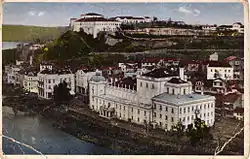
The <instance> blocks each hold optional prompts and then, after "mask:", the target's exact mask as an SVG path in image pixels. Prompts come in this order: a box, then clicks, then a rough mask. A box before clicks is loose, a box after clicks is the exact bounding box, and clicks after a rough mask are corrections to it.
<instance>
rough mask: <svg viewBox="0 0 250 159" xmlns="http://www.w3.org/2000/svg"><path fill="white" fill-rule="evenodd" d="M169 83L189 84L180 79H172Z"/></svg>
mask: <svg viewBox="0 0 250 159" xmlns="http://www.w3.org/2000/svg"><path fill="white" fill-rule="evenodd" d="M168 83H174V84H182V83H187V82H186V81H183V80H181V79H180V78H175V77H174V78H171V80H169V81H168Z"/></svg>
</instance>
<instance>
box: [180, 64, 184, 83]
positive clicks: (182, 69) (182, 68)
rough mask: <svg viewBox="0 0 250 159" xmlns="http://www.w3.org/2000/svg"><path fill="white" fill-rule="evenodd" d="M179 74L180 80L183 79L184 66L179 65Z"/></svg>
mask: <svg viewBox="0 0 250 159" xmlns="http://www.w3.org/2000/svg"><path fill="white" fill-rule="evenodd" d="M179 76H180V79H181V80H185V79H184V67H179Z"/></svg>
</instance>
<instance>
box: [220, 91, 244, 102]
mask: <svg viewBox="0 0 250 159" xmlns="http://www.w3.org/2000/svg"><path fill="white" fill-rule="evenodd" d="M240 96H241V94H238V93H229V94H227V95H225V96H224V97H223V101H224V102H228V103H234V102H235V101H236V100H237V99H238V98H239V97H240Z"/></svg>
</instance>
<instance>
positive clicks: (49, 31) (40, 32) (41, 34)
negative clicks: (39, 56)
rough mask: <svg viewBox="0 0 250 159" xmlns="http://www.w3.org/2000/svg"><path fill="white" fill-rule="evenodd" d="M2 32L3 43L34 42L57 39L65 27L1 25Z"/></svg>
mask: <svg viewBox="0 0 250 159" xmlns="http://www.w3.org/2000/svg"><path fill="white" fill-rule="evenodd" d="M2 30H3V31H2V34H3V41H15V42H19V41H20V42H30V41H34V39H40V40H48V39H55V38H58V37H59V36H60V35H61V34H62V33H63V32H65V31H66V27H41V26H24V25H3V27H2Z"/></svg>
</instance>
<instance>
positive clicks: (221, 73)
mask: <svg viewBox="0 0 250 159" xmlns="http://www.w3.org/2000/svg"><path fill="white" fill-rule="evenodd" d="M217 78H221V79H223V80H233V79H234V72H233V67H232V66H230V65H229V64H220V63H209V64H208V65H207V80H214V79H217Z"/></svg>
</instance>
